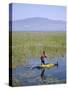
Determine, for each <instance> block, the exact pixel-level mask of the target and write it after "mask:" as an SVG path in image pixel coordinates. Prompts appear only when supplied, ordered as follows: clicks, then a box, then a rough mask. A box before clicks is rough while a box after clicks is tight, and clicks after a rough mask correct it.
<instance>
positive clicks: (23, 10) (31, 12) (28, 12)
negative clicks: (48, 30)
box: [12, 3, 66, 21]
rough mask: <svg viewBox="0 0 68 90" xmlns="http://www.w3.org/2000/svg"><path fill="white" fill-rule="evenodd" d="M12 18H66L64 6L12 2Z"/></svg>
mask: <svg viewBox="0 0 68 90" xmlns="http://www.w3.org/2000/svg"><path fill="white" fill-rule="evenodd" d="M12 10H13V13H12V17H13V20H21V19H26V18H31V17H44V18H48V19H53V20H63V21H65V20H66V7H64V6H51V5H38V4H37V5H36V4H21V3H15V4H13V8H12Z"/></svg>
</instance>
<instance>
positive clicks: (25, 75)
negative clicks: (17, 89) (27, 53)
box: [12, 56, 66, 86]
mask: <svg viewBox="0 0 68 90" xmlns="http://www.w3.org/2000/svg"><path fill="white" fill-rule="evenodd" d="M57 62H58V66H56V67H53V68H50V69H37V68H35V69H32V68H33V67H35V66H38V65H40V58H30V59H28V60H27V63H26V64H25V65H24V66H23V65H21V66H18V67H16V69H13V71H12V75H13V76H12V77H13V79H16V80H17V81H18V84H19V85H22V86H24V85H41V84H54V83H65V82H66V57H65V56H64V57H55V58H53V59H50V60H48V59H47V60H45V63H57ZM18 84H17V85H18ZM14 85H16V84H14ZM17 85H16V86H17Z"/></svg>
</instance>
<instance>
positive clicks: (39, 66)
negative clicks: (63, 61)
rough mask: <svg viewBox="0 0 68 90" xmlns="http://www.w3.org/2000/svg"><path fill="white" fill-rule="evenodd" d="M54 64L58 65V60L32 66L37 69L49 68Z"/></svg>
mask: <svg viewBox="0 0 68 90" xmlns="http://www.w3.org/2000/svg"><path fill="white" fill-rule="evenodd" d="M55 66H58V62H57V63H56V64H53V63H47V64H42V65H38V66H35V67H33V68H37V69H43V68H48V69H49V68H52V67H55Z"/></svg>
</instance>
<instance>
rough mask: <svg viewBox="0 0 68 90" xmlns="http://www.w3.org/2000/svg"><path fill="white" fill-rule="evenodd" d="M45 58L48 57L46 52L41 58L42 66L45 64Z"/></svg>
mask: <svg viewBox="0 0 68 90" xmlns="http://www.w3.org/2000/svg"><path fill="white" fill-rule="evenodd" d="M44 58H47V56H46V55H45V51H43V52H42V54H41V57H40V59H41V64H45V61H44Z"/></svg>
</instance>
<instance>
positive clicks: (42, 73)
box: [40, 69, 45, 80]
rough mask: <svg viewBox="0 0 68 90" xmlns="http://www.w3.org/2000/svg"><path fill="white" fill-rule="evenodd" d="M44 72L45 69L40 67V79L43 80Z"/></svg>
mask: <svg viewBox="0 0 68 90" xmlns="http://www.w3.org/2000/svg"><path fill="white" fill-rule="evenodd" d="M44 72H45V69H41V75H40V76H41V80H45V74H44Z"/></svg>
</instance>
